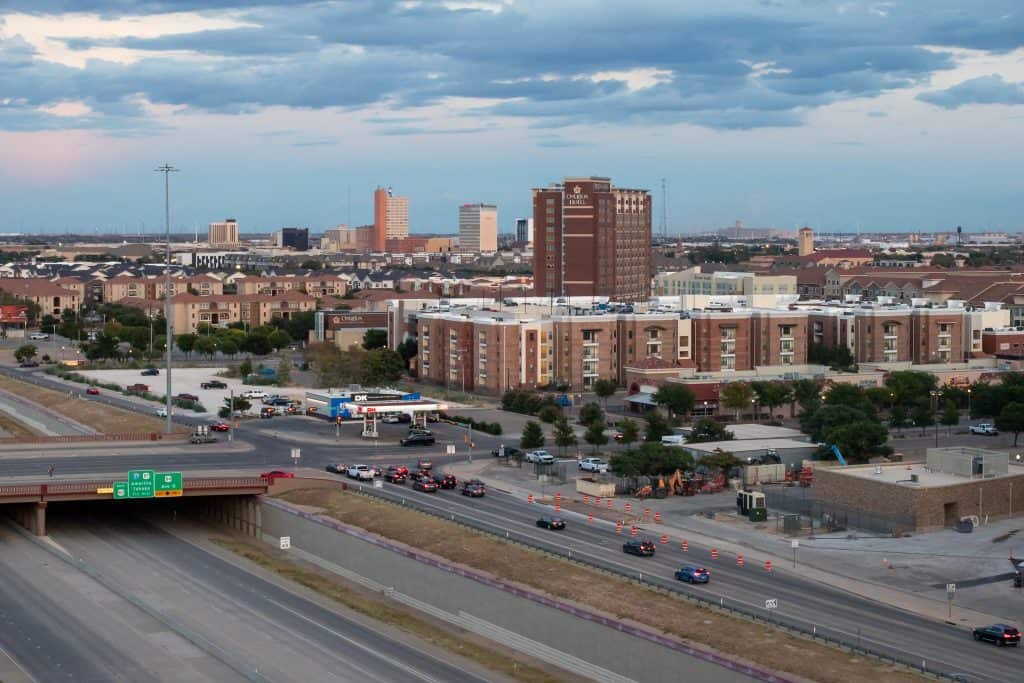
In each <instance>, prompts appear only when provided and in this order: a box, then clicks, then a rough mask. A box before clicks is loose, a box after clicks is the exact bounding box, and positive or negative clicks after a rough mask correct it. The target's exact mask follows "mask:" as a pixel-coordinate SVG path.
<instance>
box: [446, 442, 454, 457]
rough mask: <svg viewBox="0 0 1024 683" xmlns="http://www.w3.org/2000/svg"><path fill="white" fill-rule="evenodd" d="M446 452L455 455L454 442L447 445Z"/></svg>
mask: <svg viewBox="0 0 1024 683" xmlns="http://www.w3.org/2000/svg"><path fill="white" fill-rule="evenodd" d="M444 452H445V453H446V454H448V455H455V444H453V443H450V444H448V446H447V447H445V450H444Z"/></svg>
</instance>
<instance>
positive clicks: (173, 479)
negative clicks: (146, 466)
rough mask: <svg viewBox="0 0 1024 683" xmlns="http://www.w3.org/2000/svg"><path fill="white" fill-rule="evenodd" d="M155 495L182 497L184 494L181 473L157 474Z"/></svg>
mask: <svg viewBox="0 0 1024 683" xmlns="http://www.w3.org/2000/svg"><path fill="white" fill-rule="evenodd" d="M154 493H155V495H156V496H157V497H164V496H180V495H181V494H182V485H181V472H157V473H156V491H155V492H154Z"/></svg>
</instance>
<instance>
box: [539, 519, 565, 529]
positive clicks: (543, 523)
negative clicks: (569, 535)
mask: <svg viewBox="0 0 1024 683" xmlns="http://www.w3.org/2000/svg"><path fill="white" fill-rule="evenodd" d="M537 526H539V527H540V528H541V529H551V530H552V531H560V530H562V529H564V528H565V520H564V519H562V518H561V517H548V516H547V515H545V516H543V517H541V518H540V519H538V520H537Z"/></svg>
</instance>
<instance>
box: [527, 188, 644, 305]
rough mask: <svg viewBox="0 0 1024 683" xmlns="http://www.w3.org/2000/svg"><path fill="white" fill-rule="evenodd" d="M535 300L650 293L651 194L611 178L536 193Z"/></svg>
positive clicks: (633, 297)
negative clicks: (616, 183) (618, 185)
mask: <svg viewBox="0 0 1024 683" xmlns="http://www.w3.org/2000/svg"><path fill="white" fill-rule="evenodd" d="M533 219H534V256H533V277H534V296H546V297H560V296H607V297H611V298H612V299H613V300H615V301H623V302H637V301H646V300H647V299H648V297H649V296H650V293H651V195H650V193H649V192H647V191H646V190H628V189H622V188H617V187H615V186H613V185H612V183H611V180H610V179H609V178H598V177H586V178H565V179H564V181H563V182H562V184H558V185H552V186H550V187H547V188H541V189H534V190H533Z"/></svg>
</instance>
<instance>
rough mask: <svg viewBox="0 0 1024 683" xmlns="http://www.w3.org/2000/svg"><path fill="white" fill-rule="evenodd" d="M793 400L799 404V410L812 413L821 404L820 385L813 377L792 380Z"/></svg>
mask: <svg viewBox="0 0 1024 683" xmlns="http://www.w3.org/2000/svg"><path fill="white" fill-rule="evenodd" d="M793 400H794V401H795V402H796V403H797V404H799V405H800V412H802V413H813V412H814V411H815V410H817V409H818V406H820V405H821V385H820V384H818V382H816V381H815V380H813V379H798V380H796V381H795V382H793Z"/></svg>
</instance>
